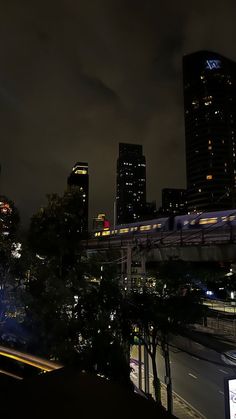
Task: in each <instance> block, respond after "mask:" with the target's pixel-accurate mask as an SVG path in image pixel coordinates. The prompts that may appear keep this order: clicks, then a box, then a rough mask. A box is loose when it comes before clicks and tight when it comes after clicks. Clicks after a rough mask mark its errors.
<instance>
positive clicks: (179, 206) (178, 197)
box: [162, 188, 187, 215]
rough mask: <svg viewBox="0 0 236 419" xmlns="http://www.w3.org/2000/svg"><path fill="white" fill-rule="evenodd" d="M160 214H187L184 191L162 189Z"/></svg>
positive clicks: (185, 193)
mask: <svg viewBox="0 0 236 419" xmlns="http://www.w3.org/2000/svg"><path fill="white" fill-rule="evenodd" d="M162 212H163V214H166V215H177V214H186V213H187V191H186V189H177V188H164V189H162Z"/></svg>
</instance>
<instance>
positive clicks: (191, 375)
mask: <svg viewBox="0 0 236 419" xmlns="http://www.w3.org/2000/svg"><path fill="white" fill-rule="evenodd" d="M188 375H190V377H193V378H195V380H197V377H196V375H193V374H191V372H189V373H188Z"/></svg>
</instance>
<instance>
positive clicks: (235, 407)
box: [225, 377, 236, 419]
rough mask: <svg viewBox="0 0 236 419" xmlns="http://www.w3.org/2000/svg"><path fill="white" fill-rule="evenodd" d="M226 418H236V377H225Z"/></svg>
mask: <svg viewBox="0 0 236 419" xmlns="http://www.w3.org/2000/svg"><path fill="white" fill-rule="evenodd" d="M225 412H226V419H236V377H232V378H226V379H225Z"/></svg>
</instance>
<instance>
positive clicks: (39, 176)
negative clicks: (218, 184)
mask: <svg viewBox="0 0 236 419" xmlns="http://www.w3.org/2000/svg"><path fill="white" fill-rule="evenodd" d="M235 22H236V3H235V0H224V1H218V0H215V1H213V0H198V1H194V0H191V1H190V0H183V1H181V0H180V1H176V0H172V1H171V2H170V1H166V0H165V1H159V0H143V1H140V0H83V1H82V0H77V1H76V0H61V1H60V0H57V1H55V0H47V1H45V0H33V1H32V0H27V1H26V0H21V1H20V0H1V3H0V59H1V65H0V83H1V84H0V109H1V153H0V162H1V165H2V175H1V193H2V194H5V195H7V196H8V197H9V198H11V199H13V200H14V201H15V204H16V205H17V206H18V208H19V210H20V213H21V218H22V221H23V223H27V221H28V220H29V217H30V216H31V215H32V213H34V212H35V211H36V210H37V209H38V208H39V207H40V206H41V205H44V204H45V202H46V200H45V195H46V194H47V193H51V192H58V193H62V192H63V191H64V190H65V187H66V179H67V176H68V174H69V172H70V170H71V168H72V166H73V164H74V163H75V162H76V161H85V162H86V161H87V162H88V163H89V172H90V217H92V216H94V215H95V214H96V213H97V212H101V211H102V212H103V211H105V212H107V213H108V214H110V215H111V214H112V206H113V200H114V196H115V184H116V159H117V156H118V143H119V142H131V143H137V144H142V145H143V149H144V154H145V156H146V160H147V197H148V200H156V201H157V205H158V206H159V205H160V203H161V188H163V187H185V186H186V184H185V154H184V153H185V144H184V114H183V93H182V56H183V55H184V54H187V53H190V52H194V51H196V50H199V49H212V50H213V51H216V52H218V53H221V54H223V55H225V56H227V57H228V58H231V59H233V60H236V46H235V45H236V24H235Z"/></svg>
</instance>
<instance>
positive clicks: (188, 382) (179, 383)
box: [132, 337, 236, 419]
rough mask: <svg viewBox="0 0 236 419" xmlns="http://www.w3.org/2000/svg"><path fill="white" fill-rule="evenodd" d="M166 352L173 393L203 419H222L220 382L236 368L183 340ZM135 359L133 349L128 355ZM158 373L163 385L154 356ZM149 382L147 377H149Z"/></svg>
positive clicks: (161, 370) (161, 363)
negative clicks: (193, 408)
mask: <svg viewBox="0 0 236 419" xmlns="http://www.w3.org/2000/svg"><path fill="white" fill-rule="evenodd" d="M172 344H173V345H174V346H177V347H178V348H180V349H177V348H173V347H172V349H171V352H170V360H171V370H172V383H173V390H174V391H175V392H176V393H177V394H179V395H180V396H181V397H182V398H183V399H185V400H186V401H187V402H188V403H190V404H191V405H192V406H193V407H195V408H196V409H197V410H198V411H199V412H201V414H203V415H204V416H205V417H206V418H207V419H223V418H224V379H225V378H226V377H230V376H233V375H235V376H236V366H235V367H233V366H229V365H227V364H225V363H224V362H223V361H222V359H221V355H220V354H219V353H217V352H216V351H214V350H211V349H209V348H206V347H205V346H203V345H200V344H198V343H196V342H193V341H190V340H189V339H187V338H183V337H176V338H175V339H174V340H173V342H172ZM132 357H135V358H137V348H135V349H134V350H133V352H132ZM158 371H159V376H160V378H161V380H162V381H163V382H164V377H165V368H164V360H163V358H162V356H158ZM150 378H151V377H150Z"/></svg>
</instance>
